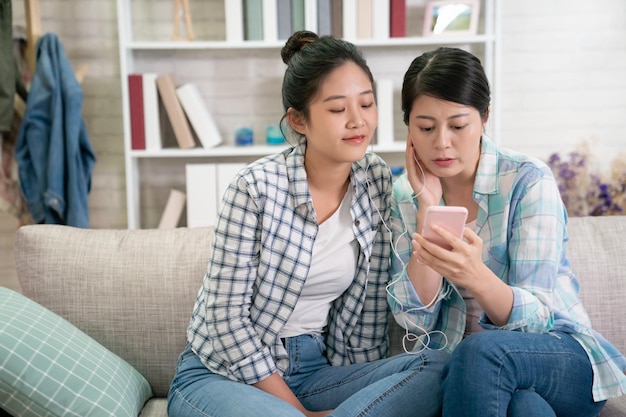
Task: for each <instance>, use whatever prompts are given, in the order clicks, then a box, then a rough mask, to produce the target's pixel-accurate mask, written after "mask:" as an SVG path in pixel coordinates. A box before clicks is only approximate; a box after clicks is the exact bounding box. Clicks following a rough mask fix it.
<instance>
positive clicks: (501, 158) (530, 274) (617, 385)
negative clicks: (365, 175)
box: [388, 137, 626, 401]
mask: <svg viewBox="0 0 626 417" xmlns="http://www.w3.org/2000/svg"><path fill="white" fill-rule="evenodd" d="M413 196H414V194H413V190H412V188H411V186H410V184H409V182H408V180H407V177H406V175H404V176H402V177H400V178H399V179H398V180H396V182H395V183H394V189H393V197H392V209H391V218H392V219H391V223H392V229H393V236H392V242H393V243H392V244H393V252H394V253H393V255H392V277H391V285H390V286H389V297H388V298H389V303H390V305H391V309H392V312H393V314H394V316H395V319H396V321H397V322H398V323H399V324H400V325H402V326H403V327H405V328H408V329H409V330H410V331H412V332H414V333H415V334H423V332H424V331H426V332H429V336H430V339H429V341H428V342H429V346H430V347H431V348H441V347H444V346H445V348H446V349H447V350H453V349H454V348H455V347H456V346H457V345H458V343H459V342H460V341H461V339H462V338H463V332H464V329H465V311H466V306H465V302H464V301H463V298H462V297H461V295H460V294H459V292H458V291H457V290H456V288H455V287H454V286H453V285H452V284H451V283H449V282H448V281H447V280H444V284H443V287H442V289H441V292H440V294H439V297H438V301H437V302H436V303H435V304H434V305H433V306H431V307H430V308H428V309H426V308H424V304H423V303H422V301H421V300H420V299H419V297H418V295H417V293H416V291H415V289H414V287H413V285H412V284H411V282H410V280H409V278H408V276H407V273H406V268H405V265H406V263H407V262H408V260H409V258H410V256H411V234H412V233H414V231H415V230H417V218H416V211H417V207H416V204H417V202H416V201H415V199H414V197H413ZM474 201H476V202H477V203H478V216H477V219H476V228H475V232H476V233H477V234H478V235H479V236H480V238H481V239H482V241H483V255H482V257H483V262H484V263H485V265H487V266H488V267H489V268H490V269H491V270H492V271H493V272H494V273H495V274H496V275H497V276H498V277H500V279H501V280H502V281H504V282H506V283H507V284H508V285H510V286H511V288H512V289H513V309H512V311H511V315H510V317H509V322H508V323H507V324H506V325H505V326H503V327H498V328H501V329H507V330H517V331H523V332H537V333H547V332H551V331H562V332H566V333H570V334H572V336H573V337H575V338H576V340H578V341H579V342H580V344H581V345H582V346H583V347H584V348H585V350H586V351H587V353H588V355H589V359H590V361H591V364H592V367H593V371H594V380H593V396H594V399H595V400H596V401H600V400H604V399H607V398H611V397H616V396H619V395H622V394H624V393H625V392H626V377H625V376H624V373H623V371H624V369H626V359H625V358H624V357H623V356H622V355H621V354H620V353H619V351H617V349H616V348H615V347H614V346H613V345H612V344H610V343H609V342H608V341H607V340H606V339H604V338H603V337H602V336H601V335H599V334H598V333H597V332H595V331H594V330H593V329H592V328H591V323H590V320H589V317H588V316H587V313H586V312H585V310H584V308H583V306H582V304H581V302H580V299H579V296H578V292H579V283H578V279H577V278H576V277H575V275H574V274H573V272H572V271H571V269H570V263H569V261H568V259H567V256H566V243H567V241H568V236H567V212H566V210H565V207H564V205H563V203H562V201H561V198H560V194H559V190H558V187H557V184H556V181H555V180H554V177H553V175H552V172H551V171H550V168H548V167H547V166H546V164H544V163H543V162H541V161H539V160H536V159H533V158H530V157H527V156H524V155H521V154H518V153H514V152H511V151H509V150H506V149H502V148H497V147H496V145H495V144H494V143H493V142H492V141H491V140H489V139H488V138H486V137H483V140H482V149H481V155H480V161H479V164H478V171H477V173H476V179H475V182H474ZM426 301H427V302H428V301H430V300H426ZM479 322H480V324H481V326H482V327H484V328H486V329H495V328H496V327H495V326H494V325H493V324H491V323H490V322H489V319H488V318H487V316H486V315H485V314H484V313H483V315H482V317H481V319H480V321H479ZM433 330H438V331H440V332H437V331H435V332H433V333H430V332H432V331H433ZM443 334H445V337H444V336H443ZM423 340H426V339H424V338H423ZM446 340H447V342H446Z"/></svg>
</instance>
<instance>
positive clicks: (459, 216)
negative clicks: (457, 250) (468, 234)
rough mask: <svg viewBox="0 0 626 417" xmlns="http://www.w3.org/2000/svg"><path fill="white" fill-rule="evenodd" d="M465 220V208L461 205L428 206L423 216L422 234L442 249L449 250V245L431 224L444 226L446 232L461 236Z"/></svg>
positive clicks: (450, 247)
mask: <svg viewBox="0 0 626 417" xmlns="http://www.w3.org/2000/svg"><path fill="white" fill-rule="evenodd" d="M466 221H467V209H466V208H465V207H461V206H430V207H428V208H427V209H426V215H425V217H424V227H423V228H422V236H424V238H426V239H428V240H429V241H431V242H433V243H436V244H437V245H439V246H441V247H442V248H444V249H447V250H450V249H452V246H450V245H449V244H448V243H447V242H446V241H444V240H443V238H442V237H441V236H439V235H438V234H437V233H435V231H434V230H433V229H432V226H433V225H435V224H436V225H437V226H439V227H442V228H444V229H445V230H447V231H448V232H450V233H452V234H454V235H456V236H458V237H459V238H461V237H462V236H463V228H464V227H465V222H466Z"/></svg>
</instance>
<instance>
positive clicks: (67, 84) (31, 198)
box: [15, 33, 96, 228]
mask: <svg viewBox="0 0 626 417" xmlns="http://www.w3.org/2000/svg"><path fill="white" fill-rule="evenodd" d="M82 104H83V93H82V88H81V86H80V84H79V83H78V81H77V80H76V77H75V76H74V71H73V70H72V67H71V66H70V63H69V61H68V59H67V57H66V56H65V51H64V48H63V45H62V44H61V43H60V41H59V39H58V38H57V36H56V35H54V34H50V33H48V34H46V35H44V36H42V37H41V38H40V39H39V41H38V42H37V58H36V69H35V73H34V74H33V78H32V83H31V88H30V91H29V94H28V100H27V102H26V112H25V114H24V118H23V120H22V125H21V126H20V131H19V134H18V138H17V143H16V147H15V159H16V161H17V164H18V176H19V180H20V186H21V189H22V193H23V194H24V198H25V200H26V204H27V206H28V209H29V211H30V213H31V215H32V217H33V220H34V222H35V223H50V224H65V225H69V226H75V227H83V228H86V227H89V209H88V204H87V203H88V202H87V200H88V195H89V191H90V189H91V175H92V172H93V167H94V165H95V162H96V158H95V156H94V153H93V150H92V147H91V144H90V142H89V135H88V134H87V128H86V126H85V123H84V121H83V119H82Z"/></svg>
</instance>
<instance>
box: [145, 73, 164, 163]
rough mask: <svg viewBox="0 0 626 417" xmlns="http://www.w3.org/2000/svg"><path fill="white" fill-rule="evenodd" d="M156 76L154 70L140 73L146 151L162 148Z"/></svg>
mask: <svg viewBox="0 0 626 417" xmlns="http://www.w3.org/2000/svg"><path fill="white" fill-rule="evenodd" d="M157 76H158V74H157V73H155V72H147V73H144V74H142V79H143V83H142V86H143V110H144V112H143V118H144V126H145V129H144V132H145V137H146V150H148V151H155V150H159V149H161V148H162V144H161V116H160V110H159V91H158V90H157V84H156V79H157Z"/></svg>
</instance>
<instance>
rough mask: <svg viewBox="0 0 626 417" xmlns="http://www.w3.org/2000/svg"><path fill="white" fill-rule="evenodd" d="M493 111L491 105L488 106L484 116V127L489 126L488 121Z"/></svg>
mask: <svg viewBox="0 0 626 417" xmlns="http://www.w3.org/2000/svg"><path fill="white" fill-rule="evenodd" d="M490 113H491V107H488V108H487V112H486V113H485V115H484V116H483V117H482V122H483V129H485V128H486V126H487V122H488V121H489V114H490Z"/></svg>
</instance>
